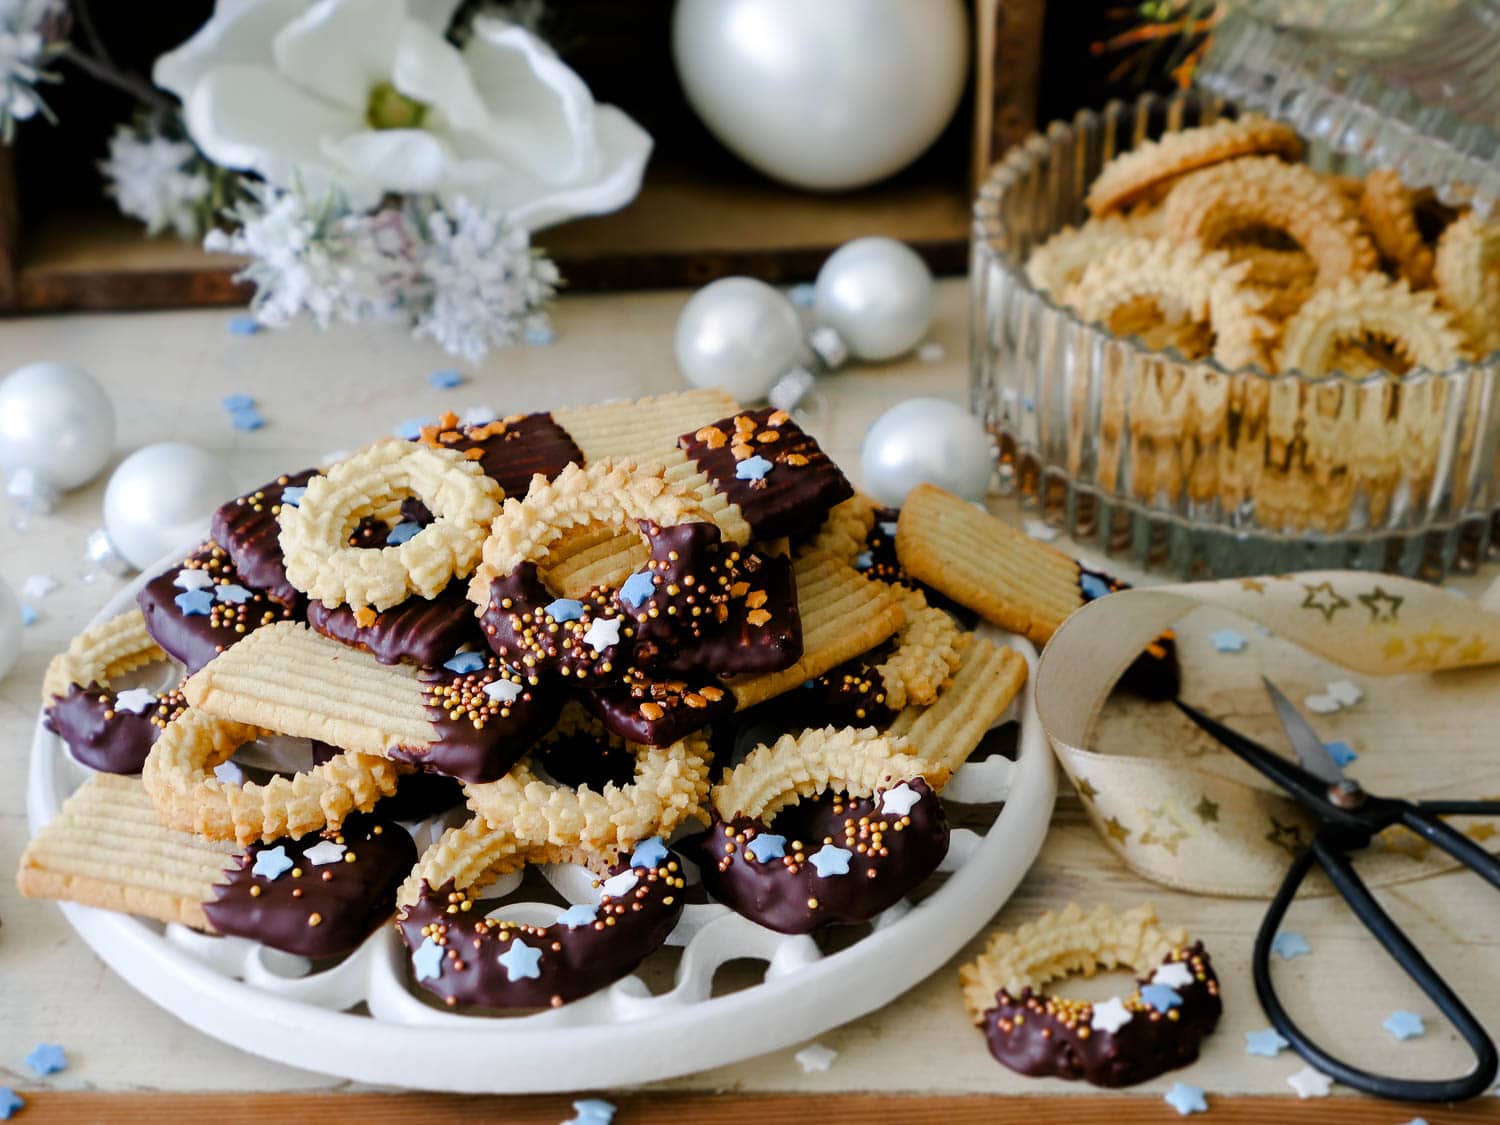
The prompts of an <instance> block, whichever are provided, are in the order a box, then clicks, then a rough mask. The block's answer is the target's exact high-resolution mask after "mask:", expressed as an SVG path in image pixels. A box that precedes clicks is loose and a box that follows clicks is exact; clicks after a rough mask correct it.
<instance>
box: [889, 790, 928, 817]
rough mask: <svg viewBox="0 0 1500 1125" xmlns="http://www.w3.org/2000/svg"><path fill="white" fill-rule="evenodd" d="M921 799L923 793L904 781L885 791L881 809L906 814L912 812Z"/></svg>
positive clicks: (898, 814)
mask: <svg viewBox="0 0 1500 1125" xmlns="http://www.w3.org/2000/svg"><path fill="white" fill-rule="evenodd" d="M921 799H922V794H920V793H918V792H917V791H916V790H915V789H913V788H912V787H911V786H910V785H908V784H906V782H904V781H903V782H902V783H901V784H900V785H897V786H896V787H895V788H893V789H887V790H886V791H885V796H884V797H882V798H881V800H880V811H881V812H883V813H891V814H893V815H895V816H906V815H907V814H908V813H910V812H911V810H912V806H913V805H915V804H916V803H917V802H918V801H920V800H921Z"/></svg>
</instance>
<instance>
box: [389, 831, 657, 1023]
mask: <svg viewBox="0 0 1500 1125" xmlns="http://www.w3.org/2000/svg"><path fill="white" fill-rule="evenodd" d="M680 868H681V864H680V863H679V862H678V860H677V857H676V856H674V855H672V854H671V853H668V855H667V858H666V859H665V860H664V861H663V862H662V864H661V866H659V867H657V868H655V869H652V868H648V867H636V868H631V866H630V864H629V862H628V861H627V862H625V863H620V864H617V865H616V866H615V867H613V868H611V869H610V875H611V876H614V875H618V874H620V873H622V872H624V871H627V870H633V871H634V872H635V873H636V876H637V879H638V881H637V883H636V885H635V886H634V887H633V888H631V889H630V890H628V891H625V892H624V893H623V894H622V895H621V896H620V897H619V898H618V899H614V898H611V897H609V896H607V895H605V896H602V897H601V900H600V903H599V907H598V916H597V920H596V921H594V922H585V923H583V924H582V925H579V926H569V925H567V924H565V923H561V922H557V923H554V924H553V925H551V926H545V927H539V926H527V925H517V924H510V923H506V922H504V921H492V920H489V919H486V918H484V917H482V916H480V913H479V911H478V910H472V909H470V908H469V904H470V903H472V902H474V901H475V900H474V899H473V898H472V897H471V896H470V895H469V894H468V892H467V891H462V890H455V889H454V887H453V884H452V883H451V882H449V883H446V884H444V885H443V886H441V887H439V888H437V889H436V890H434V889H433V888H431V887H429V886H428V885H427V884H426V883H423V884H422V897H421V898H420V899H419V900H418V901H417V902H416V904H415V905H413V906H410V907H403V908H402V909H401V910H400V911H399V912H398V913H397V916H396V926H397V928H398V929H399V930H400V931H401V936H402V938H403V939H404V940H405V942H406V946H407V948H408V949H410V950H412V951H416V950H418V949H420V948H421V947H422V944H423V942H424V941H426V940H427V938H428V937H432V938H433V939H434V940H435V941H437V942H438V943H439V944H441V945H443V946H444V947H445V948H444V953H443V958H442V962H441V973H440V975H438V976H437V977H435V978H431V979H428V980H422V981H418V982H417V983H418V984H420V985H421V987H423V988H425V989H427V990H428V991H429V992H432V993H434V994H436V995H438V996H441V997H442V998H443V1000H444V1001H445V1002H446V1003H447V1004H448V1005H449V1006H450V1007H458V1006H464V1007H469V1006H478V1007H483V1008H546V1007H558V1006H560V1005H562V1004H566V1003H567V1002H568V1001H570V1000H576V999H578V998H579V997H582V996H587V995H589V993H591V992H597V991H598V990H599V989H601V988H603V987H605V986H606V985H609V984H613V983H614V982H615V981H617V980H619V979H620V978H621V977H623V976H625V975H626V974H627V973H629V972H630V971H631V970H632V969H634V968H635V967H636V966H637V965H639V964H640V963H641V962H642V961H643V960H644V959H645V958H646V956H647V955H648V954H650V953H651V952H653V951H654V950H656V949H658V948H659V947H660V946H661V944H662V943H663V942H665V941H666V940H667V935H668V934H670V933H671V932H672V928H673V927H674V926H676V925H677V920H678V918H679V917H681V915H682V889H683V879H682V873H681V870H680ZM450 909H451V910H452V911H453V912H452V913H449V910H450ZM503 912H504V908H503V907H502V908H501V910H500V913H501V914H502V917H503ZM605 918H609V919H611V920H612V921H613V925H610V924H607V923H606V922H605V921H604V919H605ZM516 942H521V943H522V944H524V945H526V946H527V947H529V948H531V949H537V950H540V951H541V957H540V958H539V959H538V960H537V962H536V966H535V972H536V974H537V975H536V976H534V977H531V976H525V975H519V973H518V975H517V976H516V978H515V979H511V970H510V969H509V968H508V967H507V966H506V965H505V964H504V963H502V962H501V961H500V960H499V958H500V957H502V956H506V955H507V954H509V953H510V951H511V949H512V947H513V945H514V944H515V943H516ZM523 971H524V970H523Z"/></svg>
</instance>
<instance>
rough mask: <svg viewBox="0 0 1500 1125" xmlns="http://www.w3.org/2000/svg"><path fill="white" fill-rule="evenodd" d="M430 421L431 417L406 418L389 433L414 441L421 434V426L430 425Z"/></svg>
mask: <svg viewBox="0 0 1500 1125" xmlns="http://www.w3.org/2000/svg"><path fill="white" fill-rule="evenodd" d="M432 422H433V420H432V419H431V418H408V419H407V420H406V421H404V422H401V423H400V424H398V425H397V426H396V428H395V429H393V430H392V431H391V433H393V434H395V435H396V436H397V437H398V438H405V439H406V440H407V441H416V440H417V439H418V438H419V437H421V436H422V427H423V426H430V425H432Z"/></svg>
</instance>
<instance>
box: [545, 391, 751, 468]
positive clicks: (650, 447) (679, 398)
mask: <svg viewBox="0 0 1500 1125" xmlns="http://www.w3.org/2000/svg"><path fill="white" fill-rule="evenodd" d="M738 405H739V404H738V403H737V402H735V401H734V399H733V398H731V397H730V396H729V395H728V394H726V393H725V392H723V391H719V390H693V391H678V392H676V393H674V394H666V395H657V396H655V397H654V398H642V399H637V400H635V401H634V402H606V403H601V404H600V405H597V406H571V407H564V408H562V409H561V410H554V411H553V412H552V420H553V421H554V422H556V423H557V424H558V425H559V426H561V427H562V428H563V429H564V430H566V431H567V432H568V436H569V437H571V438H572V439H573V441H574V443H575V444H576V445H577V446H578V448H579V449H580V450H581V451H582V452H583V456H584V460H585V461H586V462H592V461H599V460H603V459H604V458H606V457H614V458H622V457H629V458H631V459H633V460H636V461H642V460H651V461H659V460H660V459H661V455H662V454H664V453H666V452H668V451H669V450H671V449H674V448H675V447H676V444H677V437H678V435H679V434H683V433H687V432H688V431H690V430H696V429H697V428H698V427H699V426H703V425H707V424H708V423H709V422H711V421H713V420H714V419H715V418H722V417H723V416H724V415H725V414H728V413H730V412H731V411H733V410H735V409H736V408H737V407H738Z"/></svg>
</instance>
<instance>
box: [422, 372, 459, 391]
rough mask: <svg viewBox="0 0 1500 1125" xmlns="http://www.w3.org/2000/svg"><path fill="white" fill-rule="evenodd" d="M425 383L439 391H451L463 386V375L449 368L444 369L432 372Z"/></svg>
mask: <svg viewBox="0 0 1500 1125" xmlns="http://www.w3.org/2000/svg"><path fill="white" fill-rule="evenodd" d="M427 382H428V383H429V384H430V385H431V386H434V387H436V388H437V389H438V390H440V391H451V390H452V389H453V388H454V387H461V386H463V385H464V375H463V372H462V371H455V370H453V368H451V367H445V368H443V369H442V370H441V371H434V372H433V373H432V374H431V375H429V376H427Z"/></svg>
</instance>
